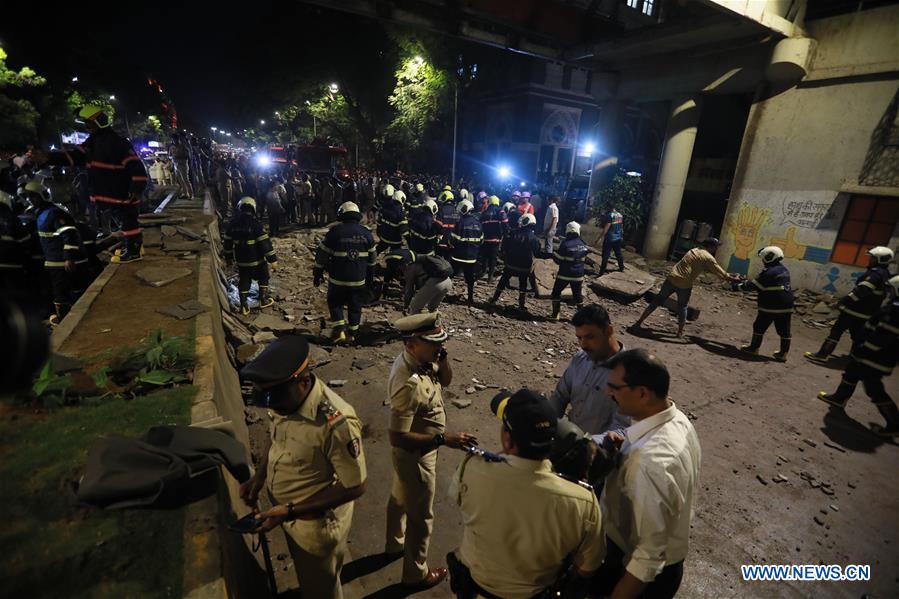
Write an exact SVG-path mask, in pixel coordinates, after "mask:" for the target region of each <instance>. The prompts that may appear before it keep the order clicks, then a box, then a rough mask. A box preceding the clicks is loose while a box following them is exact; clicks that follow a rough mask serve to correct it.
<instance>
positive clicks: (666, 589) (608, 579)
mask: <svg viewBox="0 0 899 599" xmlns="http://www.w3.org/2000/svg"><path fill="white" fill-rule="evenodd" d="M624 572H625V569H624V552H623V551H622V550H621V548H620V547H618V545H616V544H615V543H614V542H612V539H610V538H609V537H606V559H605V561H603V563H602V565H601V566H600V567H599V570H598V571H597V572H596V574H595V575H594V576H593V579H592V580H591V582H590V590H591V592H593V593H597V594H599V595H601V596H602V597H607V596H608V595H611V594H612V591H613V590H614V588H615V585H616V584H618V581H619V580H621V577H622V576H624ZM683 576H684V562H683V561H680V562H677V563H676V564H671V565H668V566H665V567H664V568H663V569H662V571H661V572H659V575H658V576H656V578H655V580H653V581H652V582H650V583H649V584H647V585H646V586H645V587H644V588H643V592H642V593H640V597H641V599H671V598H672V597H674V596H675V595H676V594H677V589H678V588H680V583H681V579H682V578H683Z"/></svg>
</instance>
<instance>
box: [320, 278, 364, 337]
mask: <svg viewBox="0 0 899 599" xmlns="http://www.w3.org/2000/svg"><path fill="white" fill-rule="evenodd" d="M364 291H365V287H347V286H345V285H335V284H334V283H329V284H328V310H329V311H330V312H331V322H332V323H333V324H334V326H335V327H337V326H342V325H344V324H346V325H348V326H347V328H348V329H349V330H350V332H353V331H356V330H358V329H359V324H360V323H361V322H362V302H363V297H362V296H363V292H364ZM344 306H346V320H344V315H343V314H344V313H343V308H344Z"/></svg>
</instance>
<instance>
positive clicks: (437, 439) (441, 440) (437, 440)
mask: <svg viewBox="0 0 899 599" xmlns="http://www.w3.org/2000/svg"><path fill="white" fill-rule="evenodd" d="M445 443H446V435H444V434H443V433H437V434H436V435H434V445H435V446H436V447H440V446H441V445H444V444H445Z"/></svg>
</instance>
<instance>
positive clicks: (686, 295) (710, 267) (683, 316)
mask: <svg viewBox="0 0 899 599" xmlns="http://www.w3.org/2000/svg"><path fill="white" fill-rule="evenodd" d="M700 245H702V247H699V248H693V249H692V250H690V251H689V252H687V253H686V254H684V257H683V258H681V259H680V260H679V261H678V263H677V264H675V265H674V267H673V268H672V269H671V272H669V273H668V278H666V279H665V282H664V283H663V284H662V289H661V290H659V293H658V295H656V297H655V299H653V300H652V302H651V303H650V304H649V305H648V306H646V309H645V310H643V314H641V315H640V318H638V319H637V322H635V323H634V324H633V326H634V328H637V329H639V328H640V327H641V326H643V321H644V320H646V318H647V317H648V316H649V315H650V314H652V313H653V311H654V310H655V309H656V308H658V307H659V306H661V305H662V304H663V303H664V302H665V300H666V299H668V297H669V296H670V295H671V294H672V293H677V336H678V337H683V336H684V325H685V324H686V323H687V304H689V303H690V295H691V294H692V293H693V284H694V283H695V282H696V279H698V278H699V275H701V274H702V273H705V272H710V273H713V274H715V275H716V276H718V277H719V278H721V279H724V280H725V281H728V282H730V283H737V282H739V281H740V277H739V276H738V275H732V274H728V273H727V272H725V270H724V269H723V268H721V265H719V264H718V261H717V260H715V256H713V255H712V254H711V252H713V251H715V249H717V247H718V246H719V245H721V242H720V241H718V240H717V239H715V238H714V237H709V238H707V239H703V240H702V242H701V244H700Z"/></svg>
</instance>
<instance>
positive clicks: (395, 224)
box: [377, 198, 409, 254]
mask: <svg viewBox="0 0 899 599" xmlns="http://www.w3.org/2000/svg"><path fill="white" fill-rule="evenodd" d="M408 227H409V221H408V220H406V209H405V208H403V205H402V204H401V203H400V202H399V201H397V200H395V199H393V198H391V199H387V200H385V201H384V203H383V204H382V205H381V209H380V210H379V211H378V247H377V253H379V254H380V253H381V252H383V251H384V250H387V249H393V248H396V247H401V246H402V245H403V243H404V242H405V239H406V235H408Z"/></svg>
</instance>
